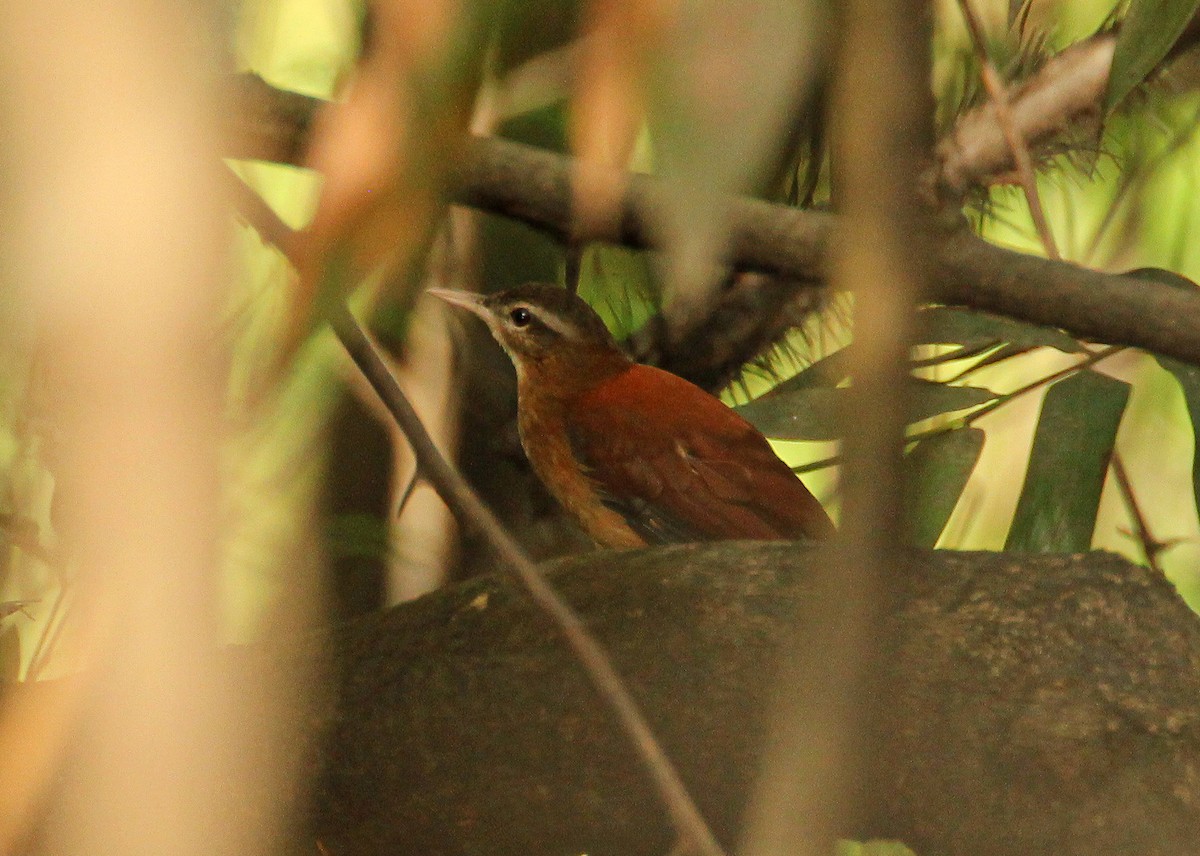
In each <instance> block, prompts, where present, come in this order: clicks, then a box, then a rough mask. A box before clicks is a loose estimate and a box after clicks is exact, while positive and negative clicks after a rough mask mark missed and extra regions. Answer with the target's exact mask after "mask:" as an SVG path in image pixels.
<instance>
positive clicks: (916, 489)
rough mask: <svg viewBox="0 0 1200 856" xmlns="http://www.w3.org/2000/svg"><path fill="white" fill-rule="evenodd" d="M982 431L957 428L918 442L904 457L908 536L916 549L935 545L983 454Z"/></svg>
mask: <svg viewBox="0 0 1200 856" xmlns="http://www.w3.org/2000/svg"><path fill="white" fill-rule="evenodd" d="M983 441H984V432H983V431H982V430H981V429H979V428H969V427H968V428H960V429H958V430H957V431H951V432H949V433H946V434H938V435H937V436H934V437H930V438H929V439H927V440H922V441H921V442H919V443H918V444H917V445H916V446H915V447H913V449H912V450H910V451H909V453H908V454H907V455H906V456H905V458H904V465H905V468H906V470H907V474H908V484H909V485H910V491H911V494H912V503H911V513H910V515H909V537H910V538H911V540H912V543H913V544H915V545H917V546H919V547H932V546H933V545H934V544H936V543H937V539H938V538H939V537H940V536H941V534H942V530H943V529H945V528H946V521H948V520H949V519H950V515H951V514H953V513H954V507H955V506H956V505H958V498H959V497H960V496H961V495H962V492H963V488H965V487H966V486H967V481H968V480H969V479H970V478H971V473H972V472H974V470H975V465H976V464H977V463H978V462H979V455H980V454H981V453H982V452H983Z"/></svg>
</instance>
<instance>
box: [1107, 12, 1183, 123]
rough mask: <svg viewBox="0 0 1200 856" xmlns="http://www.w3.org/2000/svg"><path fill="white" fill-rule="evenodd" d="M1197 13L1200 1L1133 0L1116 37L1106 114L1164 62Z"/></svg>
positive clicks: (1109, 77) (1109, 75)
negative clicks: (1164, 58)
mask: <svg viewBox="0 0 1200 856" xmlns="http://www.w3.org/2000/svg"><path fill="white" fill-rule="evenodd" d="M1197 9H1200V0H1131V2H1130V4H1129V11H1128V13H1126V15H1125V20H1124V21H1123V22H1122V23H1121V29H1120V32H1118V33H1117V47H1116V52H1115V53H1114V54H1113V61H1112V70H1111V71H1109V74H1108V91H1107V92H1105V93H1104V111H1105V112H1106V113H1107V112H1108V111H1109V110H1111V109H1112V108H1113V107H1115V106H1116V105H1117V104H1119V103H1121V101H1122V100H1123V99H1124V98H1125V96H1126V95H1128V94H1129V93H1130V92H1131V91H1133V89H1134V88H1135V87H1137V86H1138V85H1139V84H1140V83H1141V82H1142V81H1143V80H1145V79H1146V76H1147V75H1148V74H1150V72H1152V71H1153V70H1154V69H1155V67H1156V66H1157V65H1158V64H1159V63H1160V62H1162V60H1163V57H1165V56H1166V55H1167V52H1168V51H1170V50H1171V46H1172V45H1174V44H1175V42H1176V41H1177V40H1178V39H1179V36H1180V34H1181V33H1182V32H1183V28H1184V27H1186V26H1187V23H1188V21H1190V20H1191V19H1192V16H1193V15H1195V14H1196V10H1197Z"/></svg>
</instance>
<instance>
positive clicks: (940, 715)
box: [286, 543, 1200, 856]
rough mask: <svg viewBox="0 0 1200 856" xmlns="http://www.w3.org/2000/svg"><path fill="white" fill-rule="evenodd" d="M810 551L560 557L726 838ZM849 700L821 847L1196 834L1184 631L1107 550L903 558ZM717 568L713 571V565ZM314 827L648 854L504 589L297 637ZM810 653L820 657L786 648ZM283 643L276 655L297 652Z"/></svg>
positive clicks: (634, 799) (730, 548) (562, 656)
mask: <svg viewBox="0 0 1200 856" xmlns="http://www.w3.org/2000/svg"><path fill="white" fill-rule="evenodd" d="M825 560H826V553H825V551H822V550H818V549H805V548H802V547H798V546H797V545H794V544H747V543H740V544H739V543H727V544H712V545H693V546H685V547H676V548H669V549H663V550H655V551H640V552H632V553H620V554H613V553H600V554H593V555H591V556H587V557H581V558H576V559H572V560H569V561H566V562H562V563H559V564H558V565H556V566H555V568H556V569H555V570H553V572H552V578H553V580H554V583H555V585H556V587H558V588H559V590H560V591H562V592H563V593H564V595H565V596H566V597H567V598H568V599H569V600H570V601H571V603H572V604H573V605H574V606H575V608H576V609H577V610H578V611H579V612H580V613H581V614H582V615H583V617H584V619H585V620H586V621H587V623H588V625H589V626H591V627H593V628H595V629H596V632H597V633H598V634H599V635H600V636H601V639H602V642H603V643H604V645H605V646H606V648H607V649H608V650H609V651H610V652H611V653H612V656H613V657H614V658H615V660H616V661H617V664H618V667H619V668H620V670H621V672H622V673H623V674H624V675H626V676H627V678H628V680H629V681H630V684H631V686H632V688H633V690H634V692H635V694H636V695H637V697H638V701H639V703H641V704H642V705H643V706H644V708H645V709H646V711H647V713H648V715H649V717H650V719H651V721H652V723H653V725H654V727H655V730H656V732H658V733H659V734H660V736H661V737H662V739H663V740H664V741H665V743H666V745H667V746H668V748H669V750H670V751H671V753H672V755H673V756H675V757H676V758H678V759H679V764H680V768H681V773H682V775H683V777H684V779H685V781H686V782H687V784H688V786H689V789H690V790H691V791H692V792H693V793H694V794H695V795H696V797H697V799H698V801H699V803H700V806H701V809H702V810H703V811H704V812H705V814H706V816H707V817H708V818H709V819H710V820H711V822H712V823H713V824H714V827H715V831H716V832H717V834H718V836H719V837H720V838H721V839H722V840H723V841H724V842H726V843H730V842H732V841H733V840H734V838H735V837H736V835H737V832H738V826H739V824H740V823H741V821H742V820H743V814H742V813H743V808H744V806H745V801H746V798H747V793H748V788H749V786H750V784H751V783H752V781H753V779H754V777H755V775H756V774H757V772H758V769H759V761H760V758H761V755H760V753H761V752H762V751H763V750H762V743H763V737H764V735H765V731H766V727H767V716H766V713H767V710H768V708H769V706H770V702H771V699H772V698H773V694H774V693H775V692H776V691H777V689H778V687H777V685H776V669H775V664H776V663H777V662H778V657H779V655H780V652H781V648H782V646H783V645H784V644H786V642H787V640H789V639H790V638H791V636H792V634H793V633H794V632H796V627H795V626H794V622H795V621H796V619H797V616H799V622H800V629H801V630H803V629H804V628H805V627H807V626H809V625H810V624H811V623H812V622H813V621H814V620H815V618H816V616H814V615H813V610H814V609H817V608H818V606H817V604H819V603H820V602H821V601H820V600H819V599H817V598H814V591H813V586H814V584H815V580H816V577H815V576H814V569H815V568H816V567H817V565H818V563H820V562H823V561H825ZM909 560H910V561H911V562H912V568H913V570H914V573H913V574H911V575H910V576H907V577H905V579H904V584H903V585H902V586H901V590H900V592H899V596H898V598H897V599H896V601H895V602H894V603H893V604H892V605H891V606H890V608H889V609H888V611H887V613H886V614H885V616H884V618H883V625H882V631H883V634H884V636H885V638H886V639H887V640H888V644H889V645H890V646H893V650H894V651H895V652H896V653H897V655H898V656H897V657H896V658H895V659H894V660H892V661H889V670H888V673H887V675H886V677H885V682H884V684H883V686H882V688H881V691H880V692H879V693H878V694H876V695H875V696H873V697H872V698H871V700H869V701H868V702H867V705H868V707H869V708H870V711H868V713H869V714H870V716H871V717H872V719H873V721H874V722H875V723H876V728H877V729H878V734H877V743H876V745H877V746H878V747H879V754H878V755H877V756H876V757H873V758H871V759H870V760H869V768H868V769H867V771H866V774H865V776H864V777H863V784H864V786H865V788H866V793H865V802H864V806H865V809H866V810H865V813H864V814H863V815H862V816H861V817H860V818H859V819H858V820H857V821H856V822H854V823H851V824H849V825H847V826H846V827H845V828H843V830H842V832H843V833H845V834H847V835H854V836H856V837H861V838H866V837H878V838H895V839H901V840H904V841H905V842H907V843H908V844H909V845H910V846H912V847H913V848H914V849H915V850H916V851H917V852H918V853H921V854H926V856H931V855H932V854H945V853H971V854H975V856H1017V854H1020V856H1038V854H1047V856H1048V854H1051V853H1053V854H1079V856H1082V854H1089V856H1108V854H1111V856H1117V854H1122V856H1124V854H1129V856H1133V854H1138V856H1154V854H1163V855H1164V856H1165V854H1172V856H1174V854H1178V853H1184V852H1192V851H1193V850H1194V847H1195V841H1196V840H1198V838H1197V836H1200V778H1198V777H1197V776H1196V770H1197V769H1200V701H1198V699H1200V619H1198V618H1197V617H1196V616H1195V615H1194V614H1193V613H1191V612H1190V611H1189V610H1188V608H1187V607H1186V605H1185V604H1184V603H1183V602H1182V601H1181V600H1180V599H1179V597H1178V596H1177V595H1176V593H1175V592H1174V590H1173V589H1172V588H1171V586H1170V585H1169V584H1168V583H1167V582H1166V581H1165V580H1163V579H1162V577H1161V576H1159V575H1158V574H1155V573H1153V572H1152V571H1149V570H1147V569H1144V568H1140V567H1137V566H1134V565H1131V564H1129V563H1127V562H1125V561H1124V560H1122V559H1119V558H1117V557H1115V556H1113V555H1111V554H1105V553H1093V554H1088V555H1083V556H1071V557H1065V556H1038V557H1033V556H1012V555H1005V554H1002V553H948V552H914V553H911V554H909ZM734 569H735V570H734ZM316 644H318V645H319V646H328V647H331V648H332V649H333V650H334V652H335V653H334V656H335V658H336V659H337V660H338V661H339V663H340V667H341V669H342V674H343V675H344V678H343V680H342V685H341V694H340V702H337V703H336V705H335V706H333V707H330V708H328V709H327V710H326V711H325V713H324V715H323V717H322V719H321V723H320V724H321V727H322V728H323V729H324V734H325V741H324V743H323V749H322V751H321V753H320V754H321V755H322V760H323V762H324V775H323V777H322V779H321V783H320V786H319V788H318V794H317V800H316V804H315V807H314V810H313V822H314V833H315V834H316V835H318V836H319V837H320V839H321V841H322V842H323V843H324V844H325V846H326V847H327V849H328V851H329V852H331V853H337V854H341V856H383V854H387V856H405V854H422V856H425V854H428V853H441V854H469V853H484V852H486V853H490V854H493V856H529V854H551V853H589V854H593V856H610V854H614V856H615V854H620V856H661V854H662V853H665V852H667V851H668V850H669V848H670V847H671V844H672V843H673V832H672V830H671V827H670V825H669V824H668V822H667V820H666V818H665V817H664V816H663V815H662V813H661V812H660V810H659V809H658V807H657V804H656V800H655V799H654V796H653V793H652V791H651V790H650V785H649V782H648V781H647V780H646V779H645V778H644V777H643V776H641V775H640V774H639V770H638V762H637V759H636V758H635V756H634V754H633V752H632V751H631V750H630V748H629V746H628V744H627V743H626V741H625V740H624V738H623V737H622V735H621V734H620V733H619V732H618V730H617V729H616V728H615V727H614V726H613V724H612V723H611V721H610V720H609V718H608V717H607V716H605V715H604V713H603V711H601V710H600V709H598V708H597V707H596V706H595V705H594V703H592V690H591V688H590V686H589V685H588V683H587V681H586V680H585V679H584V678H583V677H582V675H581V674H580V673H579V672H578V670H577V668H576V666H575V664H574V663H573V662H572V660H571V658H570V656H569V654H568V653H567V652H566V651H565V650H564V649H563V648H562V646H561V645H560V644H559V643H558V642H557V640H556V639H555V638H554V634H553V632H552V631H551V630H550V629H549V628H548V627H547V626H546V624H545V622H544V621H543V619H542V618H541V617H540V616H539V615H538V614H537V613H536V611H535V610H534V609H533V607H532V606H531V605H530V604H529V602H528V601H527V599H526V598H525V597H524V595H523V594H522V593H521V592H520V591H519V590H518V588H517V587H516V586H515V584H513V583H511V582H509V581H507V580H504V579H500V578H493V577H485V578H479V579H477V580H474V581H472V582H470V583H468V584H466V585H463V586H460V587H457V588H453V589H449V590H444V591H442V592H439V593H437V594H435V595H432V596H429V597H426V598H424V599H422V600H420V601H417V602H415V603H412V604H408V605H405V606H401V607H398V608H396V609H394V610H392V611H390V612H388V613H385V614H381V615H378V616H375V617H372V618H369V619H366V620H364V621H361V622H359V623H356V624H354V625H350V626H347V627H345V628H343V630H342V631H340V632H339V633H338V634H337V635H336V637H335V639H334V640H332V642H331V640H322V641H321V642H320V643H316ZM805 653H806V655H807V656H809V657H810V658H816V657H821V656H823V655H822V653H821V652H820V651H818V650H809V651H807V652H805ZM306 656H309V652H308V651H307V650H306V648H305V646H300V648H299V649H296V648H291V649H289V650H288V652H287V654H286V657H289V658H290V657H301V658H303V657H306Z"/></svg>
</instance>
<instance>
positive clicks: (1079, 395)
mask: <svg viewBox="0 0 1200 856" xmlns="http://www.w3.org/2000/svg"><path fill="white" fill-rule="evenodd" d="M1128 400H1129V384H1127V383H1125V382H1123V381H1119V380H1114V379H1113V378H1110V377H1106V376H1105V375H1101V374H1098V373H1096V372H1093V371H1083V372H1079V373H1078V374H1076V375H1073V376H1072V377H1069V378H1067V379H1066V380H1062V381H1059V382H1058V383H1056V384H1055V385H1054V386H1052V387H1051V388H1050V391H1049V392H1047V393H1046V399H1045V401H1044V403H1043V404H1042V412H1041V416H1040V418H1039V419H1038V427H1037V433H1036V434H1035V436H1034V439H1033V451H1032V452H1031V453H1030V456H1029V468H1028V471H1027V472H1026V474H1025V485H1024V487H1023V488H1022V489H1021V498H1020V501H1019V502H1018V504H1017V512H1016V515H1015V517H1014V518H1013V523H1012V528H1011V529H1010V530H1009V533H1008V541H1007V542H1006V543H1005V546H1004V549H1006V550H1016V551H1020V552H1081V551H1084V550H1087V549H1089V548H1090V547H1091V545H1092V532H1093V530H1094V529H1095V527H1096V510H1097V509H1098V508H1099V507H1100V492H1101V490H1102V489H1103V488H1104V479H1105V476H1106V474H1107V472H1108V461H1109V457H1110V456H1111V454H1112V450H1113V444H1114V442H1115V441H1116V437H1117V428H1118V427H1119V426H1120V424H1121V415H1122V414H1123V413H1124V412H1125V404H1126V403H1127V402H1128Z"/></svg>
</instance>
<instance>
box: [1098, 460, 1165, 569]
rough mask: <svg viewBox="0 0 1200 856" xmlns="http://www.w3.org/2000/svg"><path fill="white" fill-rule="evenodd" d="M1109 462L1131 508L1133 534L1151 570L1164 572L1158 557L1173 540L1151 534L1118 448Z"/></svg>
mask: <svg viewBox="0 0 1200 856" xmlns="http://www.w3.org/2000/svg"><path fill="white" fill-rule="evenodd" d="M1109 464H1110V466H1111V467H1112V471H1113V475H1115V476H1116V477H1117V487H1119V488H1120V489H1121V498H1122V499H1123V500H1124V501H1125V507H1126V508H1128V509H1129V516H1130V518H1131V519H1132V522H1133V536H1134V537H1135V538H1137V540H1138V543H1140V544H1141V545H1142V551H1143V552H1144V553H1145V554H1146V563H1147V564H1148V565H1149V566H1150V568H1151V570H1153V571H1155V572H1157V573H1160V574H1162V573H1164V571H1163V568H1162V564H1161V563H1160V562H1159V561H1158V557H1159V555H1161V554H1162V551H1163V550H1166V549H1168V548H1169V547H1171V546H1173V542H1170V541H1159V540H1158V539H1157V538H1155V537H1154V535H1153V534H1151V532H1150V523H1149V521H1148V520H1146V516H1145V515H1144V514H1143V513H1142V509H1141V506H1140V505H1139V504H1138V501H1137V496H1136V495H1135V494H1134V492H1133V484H1132V483H1131V482H1130V481H1129V473H1128V472H1127V471H1126V470H1125V462H1124V461H1123V460H1121V453H1120V452H1118V451H1117V450H1116V449H1113V453H1112V460H1111V461H1110V462H1109Z"/></svg>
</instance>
